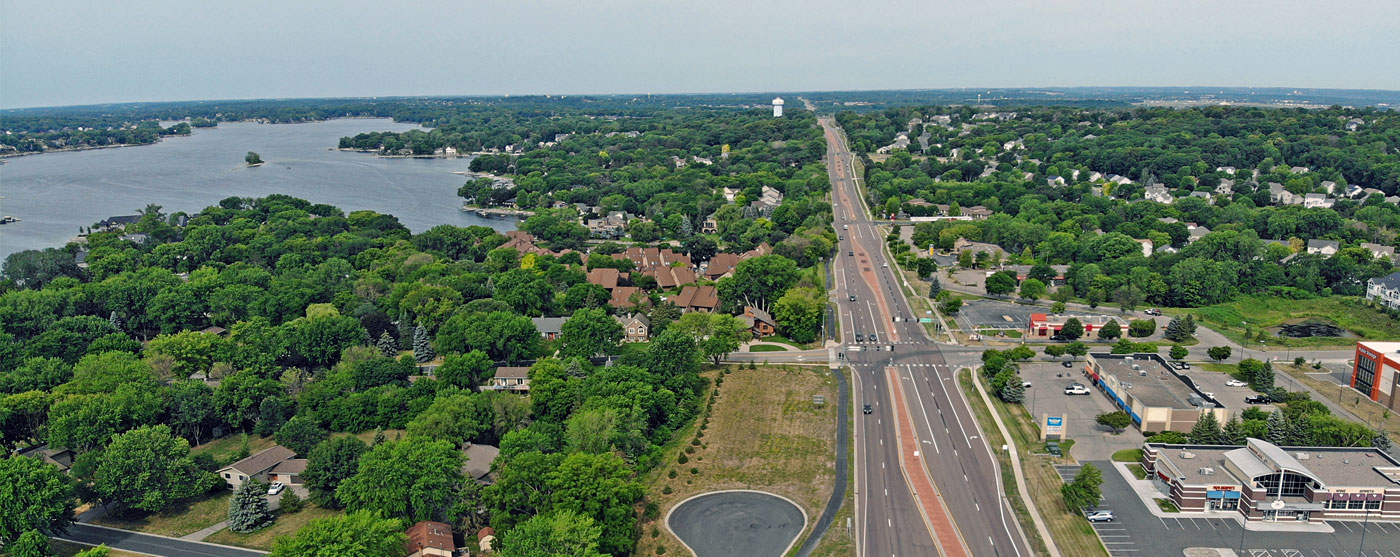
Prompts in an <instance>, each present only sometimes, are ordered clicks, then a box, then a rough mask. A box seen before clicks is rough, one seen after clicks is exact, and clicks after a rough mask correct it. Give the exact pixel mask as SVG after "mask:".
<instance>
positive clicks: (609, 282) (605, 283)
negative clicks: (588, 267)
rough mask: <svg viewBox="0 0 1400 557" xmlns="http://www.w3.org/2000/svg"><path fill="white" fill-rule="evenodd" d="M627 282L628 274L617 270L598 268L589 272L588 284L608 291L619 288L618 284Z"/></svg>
mask: <svg viewBox="0 0 1400 557" xmlns="http://www.w3.org/2000/svg"><path fill="white" fill-rule="evenodd" d="M623 280H627V273H624V272H622V271H619V270H617V269H609V268H607V267H598V268H596V269H593V270H592V271H589V272H588V282H589V283H592V284H596V285H598V286H601V287H603V288H606V289H608V290H612V289H614V288H617V285H618V282H619V281H623Z"/></svg>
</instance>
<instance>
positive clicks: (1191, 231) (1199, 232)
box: [1186, 224, 1210, 244]
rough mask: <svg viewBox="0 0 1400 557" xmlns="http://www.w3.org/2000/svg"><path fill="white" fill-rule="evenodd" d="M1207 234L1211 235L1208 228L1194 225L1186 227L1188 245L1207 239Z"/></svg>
mask: <svg viewBox="0 0 1400 557" xmlns="http://www.w3.org/2000/svg"><path fill="white" fill-rule="evenodd" d="M1206 234H1210V229H1209V228H1206V227H1204V226H1196V225H1194V224H1188V225H1186V235H1187V238H1186V243H1188V244H1189V243H1191V242H1195V241H1196V240H1199V239H1201V238H1204V237H1206Z"/></svg>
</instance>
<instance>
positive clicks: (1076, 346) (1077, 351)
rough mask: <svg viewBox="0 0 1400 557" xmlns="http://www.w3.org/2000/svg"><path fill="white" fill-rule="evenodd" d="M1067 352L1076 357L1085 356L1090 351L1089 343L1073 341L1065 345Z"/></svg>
mask: <svg viewBox="0 0 1400 557" xmlns="http://www.w3.org/2000/svg"><path fill="white" fill-rule="evenodd" d="M1065 353H1066V354H1069V355H1070V356H1073V357H1075V358H1083V357H1084V355H1085V354H1088V353H1089V345H1087V344H1084V343H1082V342H1071V343H1069V344H1066V345H1065Z"/></svg>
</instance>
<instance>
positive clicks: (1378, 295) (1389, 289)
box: [1366, 271, 1400, 309]
mask: <svg viewBox="0 0 1400 557" xmlns="http://www.w3.org/2000/svg"><path fill="white" fill-rule="evenodd" d="M1366 299H1367V300H1371V301H1374V302H1376V303H1377V304H1380V305H1382V306H1385V307H1388V308H1391V309H1397V308H1400V271H1396V272H1394V273H1391V274H1388V275H1386V276H1383V277H1375V278H1372V279H1370V280H1367V281H1366Z"/></svg>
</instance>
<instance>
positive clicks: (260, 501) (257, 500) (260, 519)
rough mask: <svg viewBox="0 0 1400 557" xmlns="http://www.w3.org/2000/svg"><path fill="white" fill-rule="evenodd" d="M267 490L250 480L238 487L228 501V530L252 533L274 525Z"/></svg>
mask: <svg viewBox="0 0 1400 557" xmlns="http://www.w3.org/2000/svg"><path fill="white" fill-rule="evenodd" d="M266 493H267V488H266V487H264V486H263V484H261V483H259V482H258V481H257V480H253V479H251V478H250V479H249V480H247V481H245V482H243V485H240V486H238V490H237V491H234V492H233V498H232V499H229V501H228V529H229V530H233V531H234V532H238V533H245V532H252V531H254V530H258V529H260V528H262V527H264V526H267V525H268V524H271V523H272V511H271V510H268V508H267V496H266Z"/></svg>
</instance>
